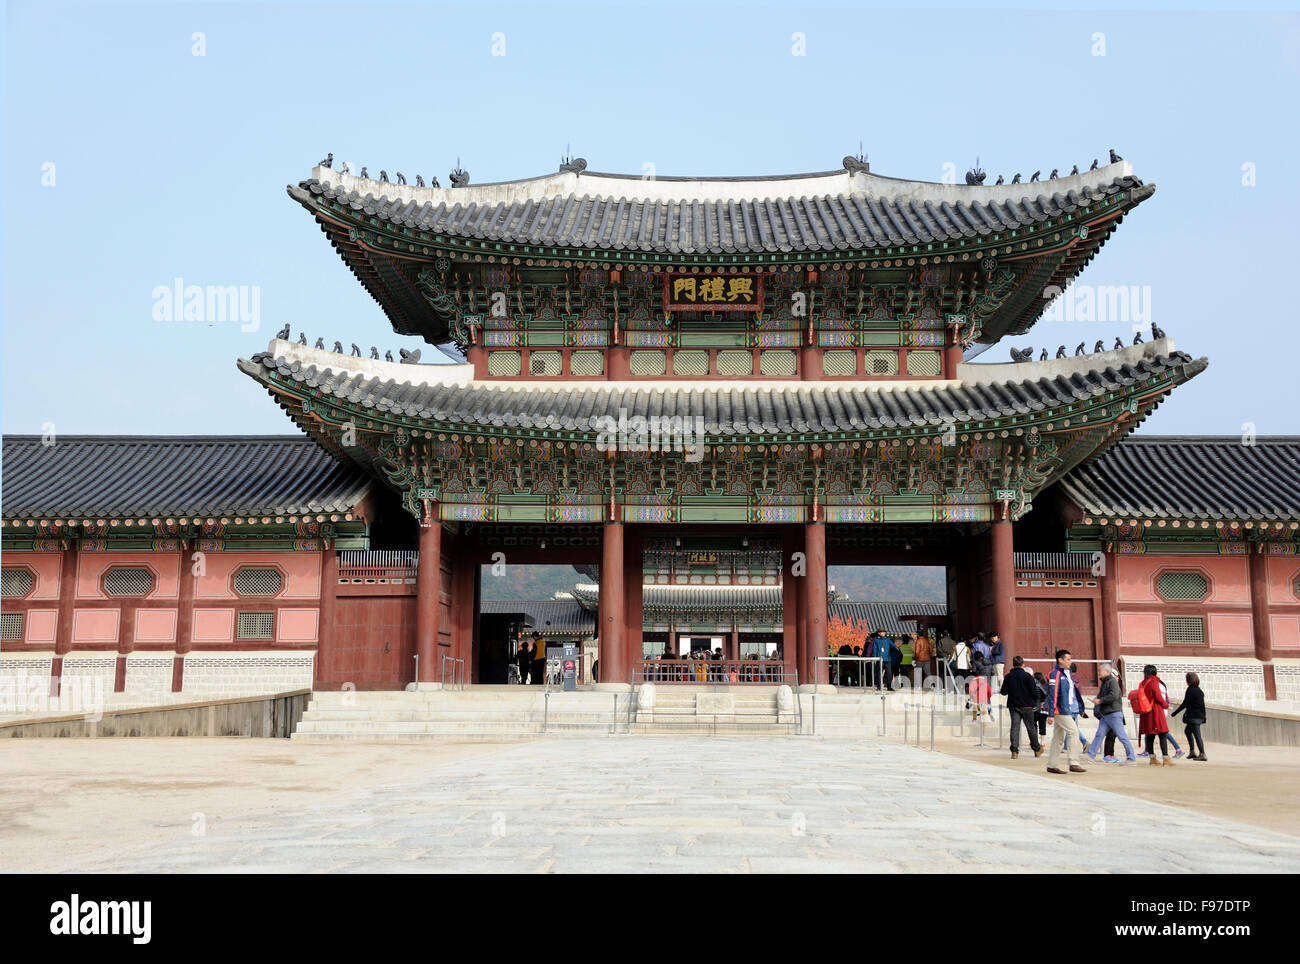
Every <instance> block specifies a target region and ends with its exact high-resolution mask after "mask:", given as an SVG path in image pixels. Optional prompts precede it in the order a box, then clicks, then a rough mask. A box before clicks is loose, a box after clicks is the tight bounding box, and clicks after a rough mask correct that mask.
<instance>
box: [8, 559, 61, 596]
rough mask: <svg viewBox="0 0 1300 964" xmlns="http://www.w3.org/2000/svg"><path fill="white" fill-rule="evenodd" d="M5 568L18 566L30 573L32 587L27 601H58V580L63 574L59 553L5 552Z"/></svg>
mask: <svg viewBox="0 0 1300 964" xmlns="http://www.w3.org/2000/svg"><path fill="white" fill-rule="evenodd" d="M4 564H5V567H6V568H8V567H9V566H20V567H22V568H24V569H30V570H31V571H32V574H33V576H34V577H35V578H34V579H33V582H34V585H33V586H32V592H31V595H29V596H27V597H26V598H28V599H58V598H59V579H60V578H61V577H62V574H63V553H61V552H6V553H5V554H4Z"/></svg>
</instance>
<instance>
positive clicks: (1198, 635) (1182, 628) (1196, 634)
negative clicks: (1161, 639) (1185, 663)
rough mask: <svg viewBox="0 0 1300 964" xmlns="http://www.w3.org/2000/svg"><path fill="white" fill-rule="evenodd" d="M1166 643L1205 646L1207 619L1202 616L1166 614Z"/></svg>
mask: <svg viewBox="0 0 1300 964" xmlns="http://www.w3.org/2000/svg"><path fill="white" fill-rule="evenodd" d="M1165 643H1166V644H1167V645H1170V646H1204V645H1205V620H1204V619H1202V618H1201V617H1200V616H1166V617H1165Z"/></svg>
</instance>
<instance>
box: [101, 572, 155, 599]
mask: <svg viewBox="0 0 1300 964" xmlns="http://www.w3.org/2000/svg"><path fill="white" fill-rule="evenodd" d="M153 584H154V578H153V573H152V572H150V571H149V570H148V569H144V568H142V567H139V566H114V567H113V568H112V569H109V570H108V571H107V572H105V573H104V580H103V586H104V595H105V596H147V595H149V593H151V592H153Z"/></svg>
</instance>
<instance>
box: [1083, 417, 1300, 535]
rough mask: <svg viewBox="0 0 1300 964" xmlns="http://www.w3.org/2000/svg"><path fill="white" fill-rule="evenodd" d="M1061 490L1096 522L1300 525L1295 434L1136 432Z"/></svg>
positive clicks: (1299, 449)
mask: <svg viewBox="0 0 1300 964" xmlns="http://www.w3.org/2000/svg"><path fill="white" fill-rule="evenodd" d="M1060 485H1061V489H1062V491H1064V492H1065V494H1066V495H1067V496H1069V497H1070V499H1071V500H1072V501H1073V502H1074V503H1075V504H1076V505H1077V506H1078V507H1079V508H1080V509H1082V510H1083V512H1084V513H1085V515H1087V516H1096V517H1099V518H1104V517H1108V516H1109V517H1112V518H1119V517H1124V518H1125V519H1129V518H1138V519H1198V520H1199V519H1204V520H1243V521H1250V520H1269V521H1293V520H1300V437H1296V436H1259V437H1255V438H1251V439H1249V440H1246V439H1243V438H1242V437H1240V436H1236V435H1231V436H1205V435H1203V436H1190V437H1178V436H1159V435H1136V436H1131V437H1129V438H1127V439H1125V440H1123V441H1122V442H1120V443H1119V444H1117V445H1115V446H1113V447H1112V448H1111V449H1110V450H1109V451H1107V452H1106V453H1105V454H1104V455H1102V456H1101V457H1099V458H1098V459H1096V460H1095V461H1093V462H1090V463H1088V464H1087V465H1084V466H1082V467H1081V468H1078V469H1075V470H1074V471H1073V472H1071V473H1070V474H1069V475H1067V476H1066V477H1065V478H1064V479H1062V480H1061V483H1060Z"/></svg>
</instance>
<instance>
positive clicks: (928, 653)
mask: <svg viewBox="0 0 1300 964" xmlns="http://www.w3.org/2000/svg"><path fill="white" fill-rule="evenodd" d="M914 640H915V641H914V642H913V643H912V663H913V664H914V665H915V666H916V668H917V669H918V670H920V673H921V677H920V678H921V679H922V680H924V679H925V678H926V677H927V676H933V675H934V667H933V666H931V665H930V660H932V659H934V644H933V643H931V642H930V634H929V633H917V634H916V636H915V637H914Z"/></svg>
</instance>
